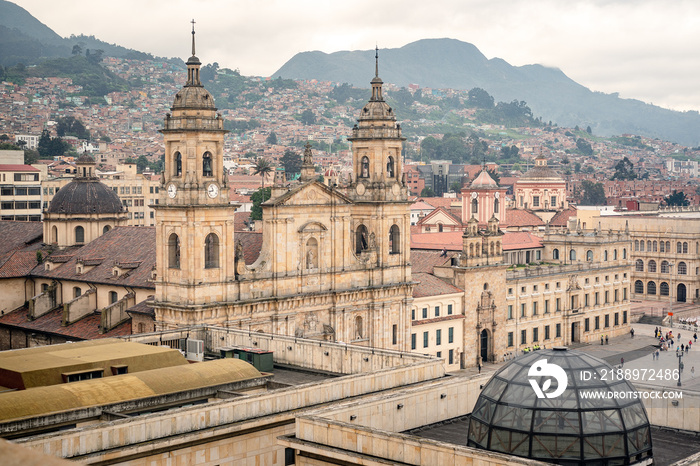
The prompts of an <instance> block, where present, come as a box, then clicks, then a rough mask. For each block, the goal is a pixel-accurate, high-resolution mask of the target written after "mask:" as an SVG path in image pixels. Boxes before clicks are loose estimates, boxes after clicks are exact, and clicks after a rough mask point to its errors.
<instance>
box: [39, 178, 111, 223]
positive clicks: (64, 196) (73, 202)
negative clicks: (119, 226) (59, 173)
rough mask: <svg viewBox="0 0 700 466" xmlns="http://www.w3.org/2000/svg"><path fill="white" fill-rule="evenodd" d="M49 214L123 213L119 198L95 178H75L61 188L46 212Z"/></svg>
mask: <svg viewBox="0 0 700 466" xmlns="http://www.w3.org/2000/svg"><path fill="white" fill-rule="evenodd" d="M46 212H47V213H51V214H68V215H75V214H78V215H88V214H116V213H121V212H125V210H124V206H123V205H122V202H121V200H120V199H119V196H117V193H115V192H114V191H113V190H112V189H110V188H109V187H107V186H106V185H105V184H104V183H101V182H100V181H99V180H97V179H96V178H77V179H75V180H73V181H71V182H70V183H68V184H67V185H65V186H64V187H62V188H61V189H60V190H59V191H58V192H57V193H56V195H55V196H54V197H53V199H52V200H51V204H50V205H49V208H48V209H47V211H46Z"/></svg>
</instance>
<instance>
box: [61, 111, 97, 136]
mask: <svg viewBox="0 0 700 466" xmlns="http://www.w3.org/2000/svg"><path fill="white" fill-rule="evenodd" d="M56 134H57V135H58V137H60V138H62V137H64V136H75V137H76V138H78V139H90V131H88V130H87V129H86V128H85V125H84V124H83V122H82V121H80V119H78V118H75V117H73V116H67V117H59V118H58V119H57V120H56Z"/></svg>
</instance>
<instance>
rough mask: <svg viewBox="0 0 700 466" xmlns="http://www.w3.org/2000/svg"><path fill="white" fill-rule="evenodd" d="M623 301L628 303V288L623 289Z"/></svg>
mask: <svg viewBox="0 0 700 466" xmlns="http://www.w3.org/2000/svg"><path fill="white" fill-rule="evenodd" d="M697 270H698V269H697V268H696V269H695V272H696V275H697ZM622 301H627V288H623V289H622Z"/></svg>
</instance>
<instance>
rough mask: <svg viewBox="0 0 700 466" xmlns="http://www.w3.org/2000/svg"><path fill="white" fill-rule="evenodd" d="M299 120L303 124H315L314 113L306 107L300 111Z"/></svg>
mask: <svg viewBox="0 0 700 466" xmlns="http://www.w3.org/2000/svg"><path fill="white" fill-rule="evenodd" d="M301 122H302V123H303V124H304V125H305V126H308V125H313V124H316V115H315V114H314V112H312V111H311V110H309V109H306V110H304V111H303V112H301Z"/></svg>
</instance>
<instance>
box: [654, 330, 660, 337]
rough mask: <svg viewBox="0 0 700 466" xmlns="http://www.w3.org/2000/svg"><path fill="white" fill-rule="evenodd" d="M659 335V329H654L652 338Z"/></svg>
mask: <svg viewBox="0 0 700 466" xmlns="http://www.w3.org/2000/svg"><path fill="white" fill-rule="evenodd" d="M658 335H659V327H654V338H656V337H657V336H658Z"/></svg>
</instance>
